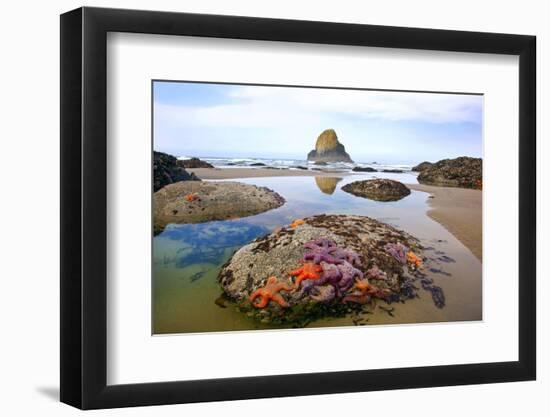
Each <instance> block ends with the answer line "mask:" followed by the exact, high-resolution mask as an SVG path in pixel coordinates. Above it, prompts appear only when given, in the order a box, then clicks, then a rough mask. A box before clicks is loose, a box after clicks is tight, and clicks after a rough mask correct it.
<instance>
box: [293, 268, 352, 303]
mask: <svg viewBox="0 0 550 417" xmlns="http://www.w3.org/2000/svg"><path fill="white" fill-rule="evenodd" d="M321 267H322V268H323V274H322V275H321V278H319V279H308V280H304V281H302V289H301V291H300V292H299V293H298V297H303V296H304V294H306V293H309V292H310V291H311V290H312V289H313V288H314V287H319V286H321V285H326V284H330V285H331V286H332V287H333V288H334V291H335V293H336V294H338V295H339V293H340V280H341V279H342V273H341V272H340V270H339V269H338V267H337V266H336V265H334V264H331V263H328V262H321Z"/></svg>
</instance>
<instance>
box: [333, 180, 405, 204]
mask: <svg viewBox="0 0 550 417" xmlns="http://www.w3.org/2000/svg"><path fill="white" fill-rule="evenodd" d="M342 190H343V191H345V192H347V193H350V194H353V195H355V196H358V197H364V198H368V199H371V200H376V201H397V200H401V199H402V198H403V197H406V196H408V195H409V194H410V193H411V190H409V188H408V187H407V186H406V185H404V184H402V183H400V182H399V181H394V180H389V179H375V180H365V181H354V182H351V183H349V184H346V185H344V186H343V187H342Z"/></svg>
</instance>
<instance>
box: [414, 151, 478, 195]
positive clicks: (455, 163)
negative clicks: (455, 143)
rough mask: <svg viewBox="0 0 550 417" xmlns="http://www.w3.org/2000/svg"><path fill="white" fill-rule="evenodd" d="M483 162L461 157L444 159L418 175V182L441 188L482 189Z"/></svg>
mask: <svg viewBox="0 0 550 417" xmlns="http://www.w3.org/2000/svg"><path fill="white" fill-rule="evenodd" d="M482 170H483V162H482V160H481V158H470V157H467V156H461V157H459V158H455V159H443V160H441V161H439V162H436V163H435V164H433V165H432V166H431V167H429V168H426V169H424V170H422V171H421V172H420V174H418V177H417V179H418V182H419V183H420V184H426V185H437V186H441V187H461V188H474V189H481V187H482Z"/></svg>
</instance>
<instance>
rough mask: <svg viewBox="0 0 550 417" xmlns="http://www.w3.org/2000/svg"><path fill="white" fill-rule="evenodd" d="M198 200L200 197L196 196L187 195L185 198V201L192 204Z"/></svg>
mask: <svg viewBox="0 0 550 417" xmlns="http://www.w3.org/2000/svg"><path fill="white" fill-rule="evenodd" d="M197 198H199V197H198V196H197V195H196V194H187V195H186V196H185V199H186V200H187V201H189V202H190V203H191V202H192V201H195V200H196V199H197Z"/></svg>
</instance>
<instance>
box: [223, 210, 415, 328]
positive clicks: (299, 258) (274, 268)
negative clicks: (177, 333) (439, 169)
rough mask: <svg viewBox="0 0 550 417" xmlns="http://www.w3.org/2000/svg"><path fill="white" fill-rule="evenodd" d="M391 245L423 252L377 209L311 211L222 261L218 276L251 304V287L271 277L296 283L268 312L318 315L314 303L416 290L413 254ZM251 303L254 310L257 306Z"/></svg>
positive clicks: (323, 307)
mask: <svg viewBox="0 0 550 417" xmlns="http://www.w3.org/2000/svg"><path fill="white" fill-rule="evenodd" d="M388 245H390V246H388ZM391 245H394V246H395V247H397V248H406V250H407V251H411V252H414V254H415V257H418V259H420V258H421V257H422V256H423V255H422V253H423V251H422V247H421V245H420V243H419V241H418V240H417V239H416V238H414V237H413V236H411V235H409V234H407V233H405V232H403V231H400V230H398V229H396V228H394V227H392V226H390V225H388V224H385V223H382V222H379V221H377V220H374V219H372V218H370V217H365V216H355V215H324V214H323V215H318V216H312V217H308V218H305V219H303V224H301V225H300V226H299V227H297V228H291V227H289V226H287V227H285V228H282V229H279V230H277V231H276V232H273V233H271V234H269V235H267V236H263V237H260V238H258V239H256V240H254V241H253V242H251V243H250V244H248V245H245V246H243V247H242V248H241V249H239V250H238V251H237V252H236V253H235V254H234V255H233V257H232V258H231V259H230V260H229V261H228V262H227V263H226V264H225V265H224V266H223V268H222V270H221V271H220V274H219V276H218V279H219V283H220V285H221V287H222V289H223V291H224V292H225V294H226V295H227V296H228V297H229V298H230V299H232V300H234V301H236V302H238V303H239V306H240V307H239V308H241V309H246V304H247V301H248V300H249V297H250V295H251V294H254V292H255V291H257V290H258V289H261V288H263V287H265V286H266V283H267V280H268V278H269V277H272V276H275V277H277V278H278V282H280V283H281V285H285V286H288V287H292V288H293V290H292V291H288V292H285V293H284V294H282V297H283V299H284V305H285V308H281V303H273V302H272V303H268V304H266V305H263V306H262V307H263V309H262V312H261V314H262V318H265V317H266V316H269V317H271V318H270V320H272V319H276V320H279V322H281V321H283V322H293V321H294V320H296V319H299V318H300V317H303V316H304V315H308V316H311V315H312V314H314V313H312V309H313V310H315V311H316V313H319V312H322V314H323V315H330V314H336V313H337V312H338V311H344V310H346V309H348V308H350V307H349V305H350V304H348V302H349V303H354V304H361V303H366V302H369V301H370V300H371V299H373V298H379V299H383V300H385V301H387V302H393V301H404V300H407V299H409V298H411V297H410V294H411V291H410V288H409V287H408V286H405V287H403V285H404V284H405V283H406V282H408V280H410V279H412V278H414V277H415V274H416V273H417V272H418V273H419V271H418V269H417V268H415V267H414V266H413V265H412V264H410V263H409V262H407V260H406V258H405V262H402V259H401V258H396V257H395V254H394V253H393V250H389V249H391V248H394V246H391ZM415 259H416V258H415ZM419 276H420V275H419ZM402 288H405V290H406V292H405V293H404V294H402ZM251 310H253V311H254V312H253V313H252V314H254V315H255V314H257V312H258V309H257V308H253V307H252V308H251ZM316 313H315V314H316Z"/></svg>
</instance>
